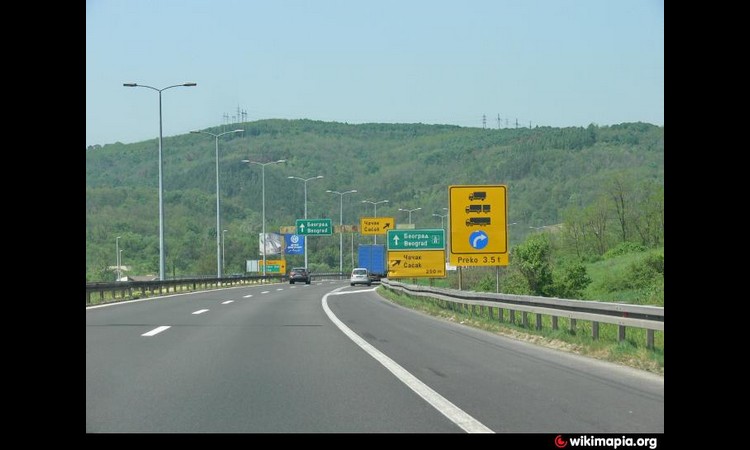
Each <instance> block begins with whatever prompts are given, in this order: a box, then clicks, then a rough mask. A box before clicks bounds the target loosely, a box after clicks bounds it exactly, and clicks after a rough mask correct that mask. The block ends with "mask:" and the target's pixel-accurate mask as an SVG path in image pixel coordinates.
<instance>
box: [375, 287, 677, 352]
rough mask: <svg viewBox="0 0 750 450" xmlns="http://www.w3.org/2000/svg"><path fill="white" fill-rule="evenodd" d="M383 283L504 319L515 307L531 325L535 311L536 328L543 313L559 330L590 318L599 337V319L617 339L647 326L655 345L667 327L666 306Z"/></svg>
mask: <svg viewBox="0 0 750 450" xmlns="http://www.w3.org/2000/svg"><path fill="white" fill-rule="evenodd" d="M381 284H382V285H383V286H384V287H386V288H387V289H392V290H397V291H401V292H406V293H408V294H409V295H411V296H415V297H428V298H434V299H438V300H442V301H446V302H449V303H452V304H454V305H460V306H459V307H461V308H464V307H465V308H468V307H469V306H471V311H472V313H473V312H474V307H475V306H479V307H480V308H483V307H487V308H489V309H488V311H489V315H490V317H493V310H492V308H497V309H498V319H499V320H500V321H502V320H503V312H502V310H503V309H507V310H508V311H509V317H510V321H511V322H512V323H514V322H515V311H520V312H521V320H522V324H523V325H524V326H528V316H527V314H528V313H532V314H536V315H537V320H536V328H537V329H541V328H542V320H541V319H542V316H543V315H548V316H551V317H552V328H553V329H555V330H557V329H558V326H557V319H558V318H559V317H566V318H568V319H569V322H570V328H571V331H573V332H574V331H575V329H576V320H587V321H591V323H592V327H591V328H592V337H593V338H594V339H598V338H599V323H611V324H615V325H618V339H619V340H620V341H623V340H625V329H626V327H631V328H643V329H646V346H647V347H648V348H654V331H664V308H663V307H659V306H647V305H630V304H626V303H610V302H596V301H587V300H570V299H564V298H554V297H536V296H530V295H514V294H497V293H493V292H473V291H459V290H455V289H446V288H438V287H430V286H418V285H411V284H404V283H400V282H398V281H393V280H388V279H385V278H384V279H382V280H381Z"/></svg>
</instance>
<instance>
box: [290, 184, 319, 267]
mask: <svg viewBox="0 0 750 450" xmlns="http://www.w3.org/2000/svg"><path fill="white" fill-rule="evenodd" d="M287 178H289V179H292V180H300V181H302V182H303V183H305V219H307V182H308V181H310V180H317V179H320V178H323V175H318V176H317V177H310V178H300V177H287ZM304 240H305V248H304V250H303V251H304V252H305V268H308V266H307V236H305V237H304ZM308 270H309V268H308Z"/></svg>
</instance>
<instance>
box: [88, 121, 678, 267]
mask: <svg viewBox="0 0 750 450" xmlns="http://www.w3.org/2000/svg"><path fill="white" fill-rule="evenodd" d="M233 129H243V130H244V133H238V134H228V135H225V136H223V137H221V138H219V153H220V185H221V195H222V197H221V201H222V208H221V210H222V228H223V229H225V230H227V232H226V244H225V245H226V250H225V252H226V267H227V269H226V270H225V272H226V273H236V272H242V268H243V267H244V261H245V260H246V259H256V258H257V257H258V256H257V255H258V233H260V231H261V222H262V221H261V214H262V212H261V209H262V200H261V199H262V193H261V185H262V184H261V173H262V170H261V167H260V166H259V165H254V164H243V163H241V161H242V160H250V161H256V162H269V161H275V160H280V159H285V160H286V163H283V164H278V165H269V166H266V167H265V170H264V172H265V199H266V201H265V204H266V231H267V232H278V230H279V227H280V226H289V225H294V223H295V220H296V219H298V218H302V217H303V214H304V186H303V182H302V181H300V180H295V179H289V178H287V177H290V176H292V177H299V178H311V177H315V176H317V175H323V177H324V178H323V179H318V180H311V181H309V182H308V183H307V208H308V217H309V218H331V219H332V220H333V222H334V223H336V224H337V223H338V222H339V219H340V207H342V209H343V222H344V223H345V224H358V223H359V217H362V216H372V215H373V213H374V207H373V205H372V204H370V203H363V202H362V201H363V200H368V201H373V202H379V201H381V200H386V199H387V200H388V203H382V204H379V205H378V206H377V215H378V216H380V217H383V216H387V217H395V218H396V221H397V223H400V222H406V221H407V213H406V212H403V211H399V208H402V209H415V208H421V210H419V211H415V212H413V213H412V222H413V223H414V224H415V225H416V226H417V228H437V227H440V226H441V218H440V217H437V216H433V214H441V215H445V214H446V211H445V210H444V209H443V208H447V207H448V186H450V185H460V184H505V185H507V186H508V223H515V224H516V225H515V226H514V228H510V229H509V234H510V236H511V244H515V243H518V242H520V240H522V239H523V237H524V236H525V235H526V234H527V233H528V232H529V230H530V227H539V226H543V225H550V224H556V223H560V222H562V217H563V213H564V211H565V210H566V209H568V208H571V207H578V208H583V207H586V206H587V205H589V204H591V203H593V202H595V201H596V200H597V199H598V198H600V197H601V196H602V194H603V193H605V192H606V187H607V186H608V185H609V184H611V182H612V180H613V179H619V180H628V182H629V183H632V184H633V186H636V185H637V183H639V182H643V181H649V182H653V183H656V184H657V185H662V186H663V180H664V128H663V127H657V126H654V125H650V124H645V123H640V122H639V123H624V124H620V125H613V126H596V125H590V126H588V127H586V128H550V127H537V128H533V129H528V128H518V129H480V128H464V127H457V126H448V125H423V124H360V125H349V124H344V123H335V122H319V121H311V120H276V119H275V120H262V121H257V122H247V123H236V124H232V125H226V126H221V127H215V128H211V129H207V130H204V131H208V132H210V133H214V134H218V133H221V132H224V131H229V130H233ZM157 158H158V139H156V138H155V139H153V140H149V141H144V142H139V143H134V144H121V143H115V144H109V145H104V146H92V147H89V148H87V149H86V272H87V278H88V279H91V280H96V279H98V278H99V277H100V274H101V273H102V272H106V270H105V268H106V267H107V266H111V265H113V264H114V260H115V239H116V237H117V236H121V239H120V241H119V243H120V248H122V249H123V264H125V265H129V266H132V267H133V268H134V269H133V271H134V274H145V273H158V255H159V252H158V193H157V186H158V166H157ZM163 158H164V211H165V230H166V231H165V236H166V237H165V239H166V243H167V246H166V247H167V268H168V272H169V275H170V276H171V275H173V274H174V275H177V276H181V275H182V276H184V275H188V274H190V275H211V274H215V272H216V234H215V233H216V197H215V192H216V172H215V141H214V138H213V137H211V136H208V135H205V134H184V135H179V136H171V137H165V138H164V140H163ZM352 189H356V190H357V191H358V192H357V193H355V194H349V195H345V196H343V197H341V196H340V195H337V194H332V193H328V192H326V190H332V191H339V192H344V191H348V190H352ZM342 199H343V205H342V204H340V201H341V200H342ZM334 238H335V239H333V238H324V237H320V238H318V239H310V245H312V247H311V248H310V251H311V253H310V256H311V258H312V256H313V255H316V258H317V259H316V263H317V264H321V265H326V264H328V265H330V266H331V267H336V268H338V261H339V254H338V251H339V249H338V237H334ZM355 239H357V240H355V241H354V242H353V244H354V245H356V244H357V242H358V241H359V239H360V237H356V238H355ZM313 241H315V242H313ZM329 241H330V242H329ZM361 241H362V242H368V243H369V242H371V237H370V236H367V237H366V238H365V237H361ZM333 244H335V245H333ZM330 247H333V248H330ZM316 252H317V253H316ZM331 262H333V263H334V264H330V263H331ZM347 262H349V261H347Z"/></svg>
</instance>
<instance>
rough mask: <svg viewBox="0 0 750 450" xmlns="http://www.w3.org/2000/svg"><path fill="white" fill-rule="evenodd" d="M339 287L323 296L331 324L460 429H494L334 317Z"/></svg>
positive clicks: (471, 430) (474, 430)
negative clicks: (332, 298) (333, 302)
mask: <svg viewBox="0 0 750 450" xmlns="http://www.w3.org/2000/svg"><path fill="white" fill-rule="evenodd" d="M339 289H343V288H339ZM339 289H336V290H334V291H333V292H329V293H328V294H326V295H324V296H323V300H322V305H323V311H325V313H326V315H327V316H328V318H329V319H331V322H333V324H334V325H336V326H337V327H338V328H339V329H340V330H341V331H342V332H343V333H344V334H345V335H346V336H347V337H348V338H349V339H351V340H352V341H354V343H355V344H357V345H359V346H360V348H362V350H364V351H365V352H367V353H368V354H369V355H370V356H372V357H373V358H375V360H377V361H378V362H379V363H380V364H382V365H383V366H384V367H385V368H386V369H388V370H389V371H390V372H391V373H392V374H393V375H395V376H396V378H398V379H399V380H401V382H402V383H404V384H405V385H406V386H408V387H409V388H410V389H411V390H412V391H414V392H416V393H417V395H419V396H420V397H422V398H423V399H425V401H427V403H429V404H430V405H432V407H433V408H435V409H437V410H438V411H439V412H440V413H441V414H443V415H444V416H445V417H447V418H448V420H450V421H451V422H453V423H455V424H456V425H458V426H459V427H461V429H463V430H464V431H466V432H467V433H494V431H492V430H491V429H490V428H488V427H486V426H485V425H484V424H482V423H481V422H480V421H478V420H477V419H475V418H473V417H472V416H470V415H469V414H467V413H466V412H465V411H464V410H462V409H461V408H459V407H458V406H456V405H454V404H453V403H451V402H450V401H449V400H448V399H447V398H445V397H443V396H442V395H440V394H438V393H437V392H435V391H434V390H433V389H432V388H430V387H429V386H427V385H426V384H424V383H423V382H422V381H420V380H419V379H418V378H417V377H415V376H414V375H412V374H411V373H409V372H408V371H407V370H406V369H404V368H403V367H401V366H400V365H399V364H398V363H397V362H396V361H394V360H392V359H391V358H389V357H388V356H386V355H385V354H384V353H382V352H381V351H380V350H378V349H376V348H375V347H373V346H372V345H370V343H369V342H367V341H365V340H364V339H362V338H361V337H359V335H357V333H355V332H353V331H352V330H351V329H350V328H349V327H347V326H346V325H344V323H343V322H342V321H341V320H339V318H338V317H336V315H335V314H334V313H333V311H331V309H330V308H329V307H328V296H329V295H331V294H334V295H340V294H343V293H339V292H337V291H338V290H339ZM373 290H374V289H373Z"/></svg>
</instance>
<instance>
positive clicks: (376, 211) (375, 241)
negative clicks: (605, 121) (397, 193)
mask: <svg viewBox="0 0 750 450" xmlns="http://www.w3.org/2000/svg"><path fill="white" fill-rule="evenodd" d="M362 203H370V204H372V205H375V217H378V204H379V203H388V200H381V201H379V202H371V201H370V200H362ZM373 238H374V240H373V242H372V243H373V244H377V243H378V235H377V234H376V235H374V236H373Z"/></svg>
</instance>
